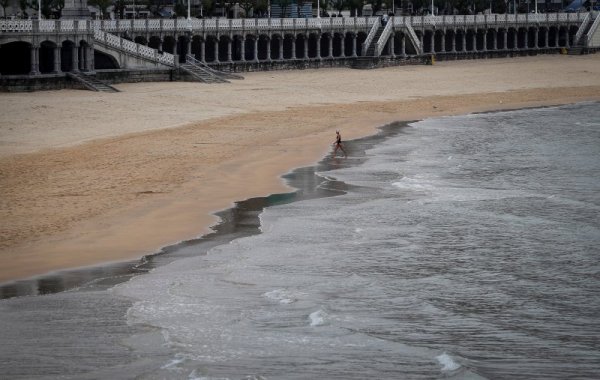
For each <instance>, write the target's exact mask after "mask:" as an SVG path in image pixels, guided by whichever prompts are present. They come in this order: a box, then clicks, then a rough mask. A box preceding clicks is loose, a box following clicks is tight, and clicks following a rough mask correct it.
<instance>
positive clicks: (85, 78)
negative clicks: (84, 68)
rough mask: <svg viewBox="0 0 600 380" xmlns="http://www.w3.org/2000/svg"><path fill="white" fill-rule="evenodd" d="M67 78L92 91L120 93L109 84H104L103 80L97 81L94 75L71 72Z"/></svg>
mask: <svg viewBox="0 0 600 380" xmlns="http://www.w3.org/2000/svg"><path fill="white" fill-rule="evenodd" d="M67 76H68V77H69V78H71V79H72V80H74V81H76V82H79V83H81V84H82V85H83V86H84V87H85V88H87V89H88V90H91V91H100V92H119V90H117V89H116V88H114V87H113V86H111V85H109V84H107V83H104V82H102V81H101V80H99V79H97V78H96V77H95V76H94V75H90V74H83V73H77V72H73V71H71V72H69V73H67Z"/></svg>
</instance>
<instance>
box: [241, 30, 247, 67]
mask: <svg viewBox="0 0 600 380" xmlns="http://www.w3.org/2000/svg"><path fill="white" fill-rule="evenodd" d="M240 44H241V47H240V49H241V52H240V62H246V35H242V39H241V40H240Z"/></svg>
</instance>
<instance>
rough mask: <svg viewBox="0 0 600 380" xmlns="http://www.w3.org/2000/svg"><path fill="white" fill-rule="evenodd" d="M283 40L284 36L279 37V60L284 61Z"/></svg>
mask: <svg viewBox="0 0 600 380" xmlns="http://www.w3.org/2000/svg"><path fill="white" fill-rule="evenodd" d="M283 38H284V36H280V37H279V60H280V61H283Z"/></svg>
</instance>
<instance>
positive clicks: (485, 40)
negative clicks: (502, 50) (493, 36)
mask: <svg viewBox="0 0 600 380" xmlns="http://www.w3.org/2000/svg"><path fill="white" fill-rule="evenodd" d="M487 34H488V32H487V29H486V30H485V31H484V32H483V51H487Z"/></svg>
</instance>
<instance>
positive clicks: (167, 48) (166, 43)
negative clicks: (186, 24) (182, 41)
mask: <svg viewBox="0 0 600 380" xmlns="http://www.w3.org/2000/svg"><path fill="white" fill-rule="evenodd" d="M176 48H177V41H176V40H175V37H173V36H165V37H164V38H163V43H162V50H163V51H164V52H167V53H171V54H175V53H176Z"/></svg>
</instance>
